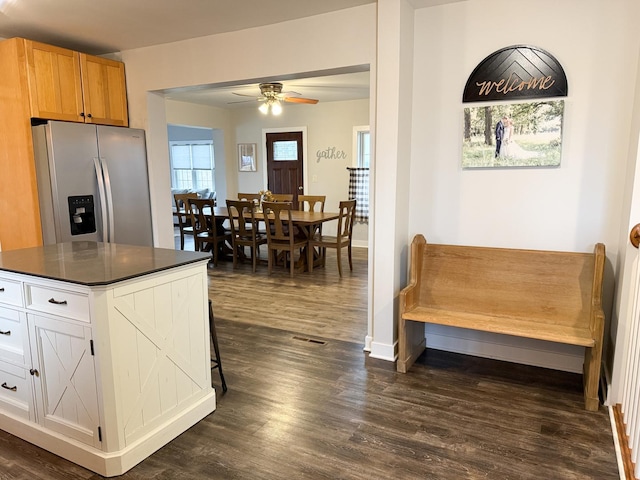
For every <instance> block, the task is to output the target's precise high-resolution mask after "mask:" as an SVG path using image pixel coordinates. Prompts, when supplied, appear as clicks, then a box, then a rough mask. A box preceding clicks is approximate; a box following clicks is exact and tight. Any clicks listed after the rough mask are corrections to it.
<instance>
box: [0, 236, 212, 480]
mask: <svg viewBox="0 0 640 480" xmlns="http://www.w3.org/2000/svg"><path fill="white" fill-rule="evenodd" d="M209 258H210V255H205V254H201V253H195V252H181V251H174V250H165V249H155V248H151V247H133V246H125V245H117V244H102V243H95V242H72V243H65V244H58V245H49V246H45V247H37V248H29V249H24V250H14V251H8V252H2V253H0V387H1V388H0V429H2V430H5V431H7V432H9V433H11V434H13V435H16V436H18V437H20V438H22V439H24V440H26V441H28V442H31V443H33V444H35V445H38V446H39V447H42V448H44V449H46V450H48V451H50V452H53V453H55V454H57V455H60V456H61V457H64V458H66V459H68V460H71V461H72V462H75V463H77V464H79V465H82V466H84V467H86V468H88V469H90V470H92V471H94V472H96V473H99V474H100V475H103V476H115V475H121V474H122V473H124V472H126V471H127V470H129V469H130V468H131V467H133V466H134V465H136V464H137V463H139V462H140V461H142V460H143V459H145V458H146V457H148V456H149V455H150V454H152V453H153V452H154V451H156V450H157V449H159V448H160V447H162V446H163V445H165V444H166V443H168V442H169V441H170V440H172V439H173V438H175V437H177V436H178V435H180V434H181V433H182V432H184V431H185V430H187V429H188V428H189V427H191V426H192V425H194V424H195V423H197V422H198V421H200V420H201V419H202V418H204V417H205V416H206V415H208V414H209V413H211V412H213V411H214V410H215V391H214V390H213V388H212V387H211V369H210V351H209V324H208V321H207V318H208V317H207V315H208V309H207V299H208V293H207V292H208V287H207V268H206V262H207V260H208V259H209Z"/></svg>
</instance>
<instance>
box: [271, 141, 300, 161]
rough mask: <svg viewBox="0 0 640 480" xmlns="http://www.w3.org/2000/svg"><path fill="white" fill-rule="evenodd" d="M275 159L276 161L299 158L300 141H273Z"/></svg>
mask: <svg viewBox="0 0 640 480" xmlns="http://www.w3.org/2000/svg"><path fill="white" fill-rule="evenodd" d="M273 159H274V160H275V161H286V160H297V159H298V142H296V141H295V140H289V141H284V142H273Z"/></svg>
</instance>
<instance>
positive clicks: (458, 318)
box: [404, 307, 595, 347]
mask: <svg viewBox="0 0 640 480" xmlns="http://www.w3.org/2000/svg"><path fill="white" fill-rule="evenodd" d="M404 319H405V320H413V321H416V322H423V323H434V324H437V325H446V326H448V327H459V328H468V329H470V330H480V331H483V332H491V333H502V334H504V335H513V336H516V337H526V338H535V339H538V340H547V341H549V342H557V343H566V344H569V345H579V346H581V347H593V346H594V345H595V340H594V339H593V338H592V336H591V331H590V330H589V329H588V328H586V327H580V326H568V325H557V324H555V325H554V324H551V323H546V322H543V321H532V320H530V319H525V318H514V317H506V316H498V315H484V314H480V313H472V312H456V311H449V310H442V309H438V308H429V307H415V308H414V309H413V310H411V311H410V312H407V313H406V314H405V316H404Z"/></svg>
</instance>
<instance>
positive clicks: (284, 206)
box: [262, 202, 307, 277]
mask: <svg viewBox="0 0 640 480" xmlns="http://www.w3.org/2000/svg"><path fill="white" fill-rule="evenodd" d="M292 208H293V206H292V204H291V203H290V202H262V214H263V216H264V223H265V224H266V226H267V247H268V259H269V261H268V263H269V275H271V272H272V269H273V263H274V259H275V258H277V254H278V252H279V251H280V252H282V253H283V254H284V264H285V267H286V265H287V257H289V275H290V276H291V277H293V270H294V267H295V265H294V252H295V251H296V250H300V255H302V249H303V248H305V247H306V246H307V239H306V238H302V237H297V236H296V235H295V230H294V228H293V221H292V219H291V210H292Z"/></svg>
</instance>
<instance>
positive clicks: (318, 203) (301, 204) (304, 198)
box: [298, 195, 327, 212]
mask: <svg viewBox="0 0 640 480" xmlns="http://www.w3.org/2000/svg"><path fill="white" fill-rule="evenodd" d="M326 200H327V196H326V195H298V209H299V210H300V211H301V212H304V211H307V212H316V211H317V212H324V203H325V202H326ZM316 207H318V210H316Z"/></svg>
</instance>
